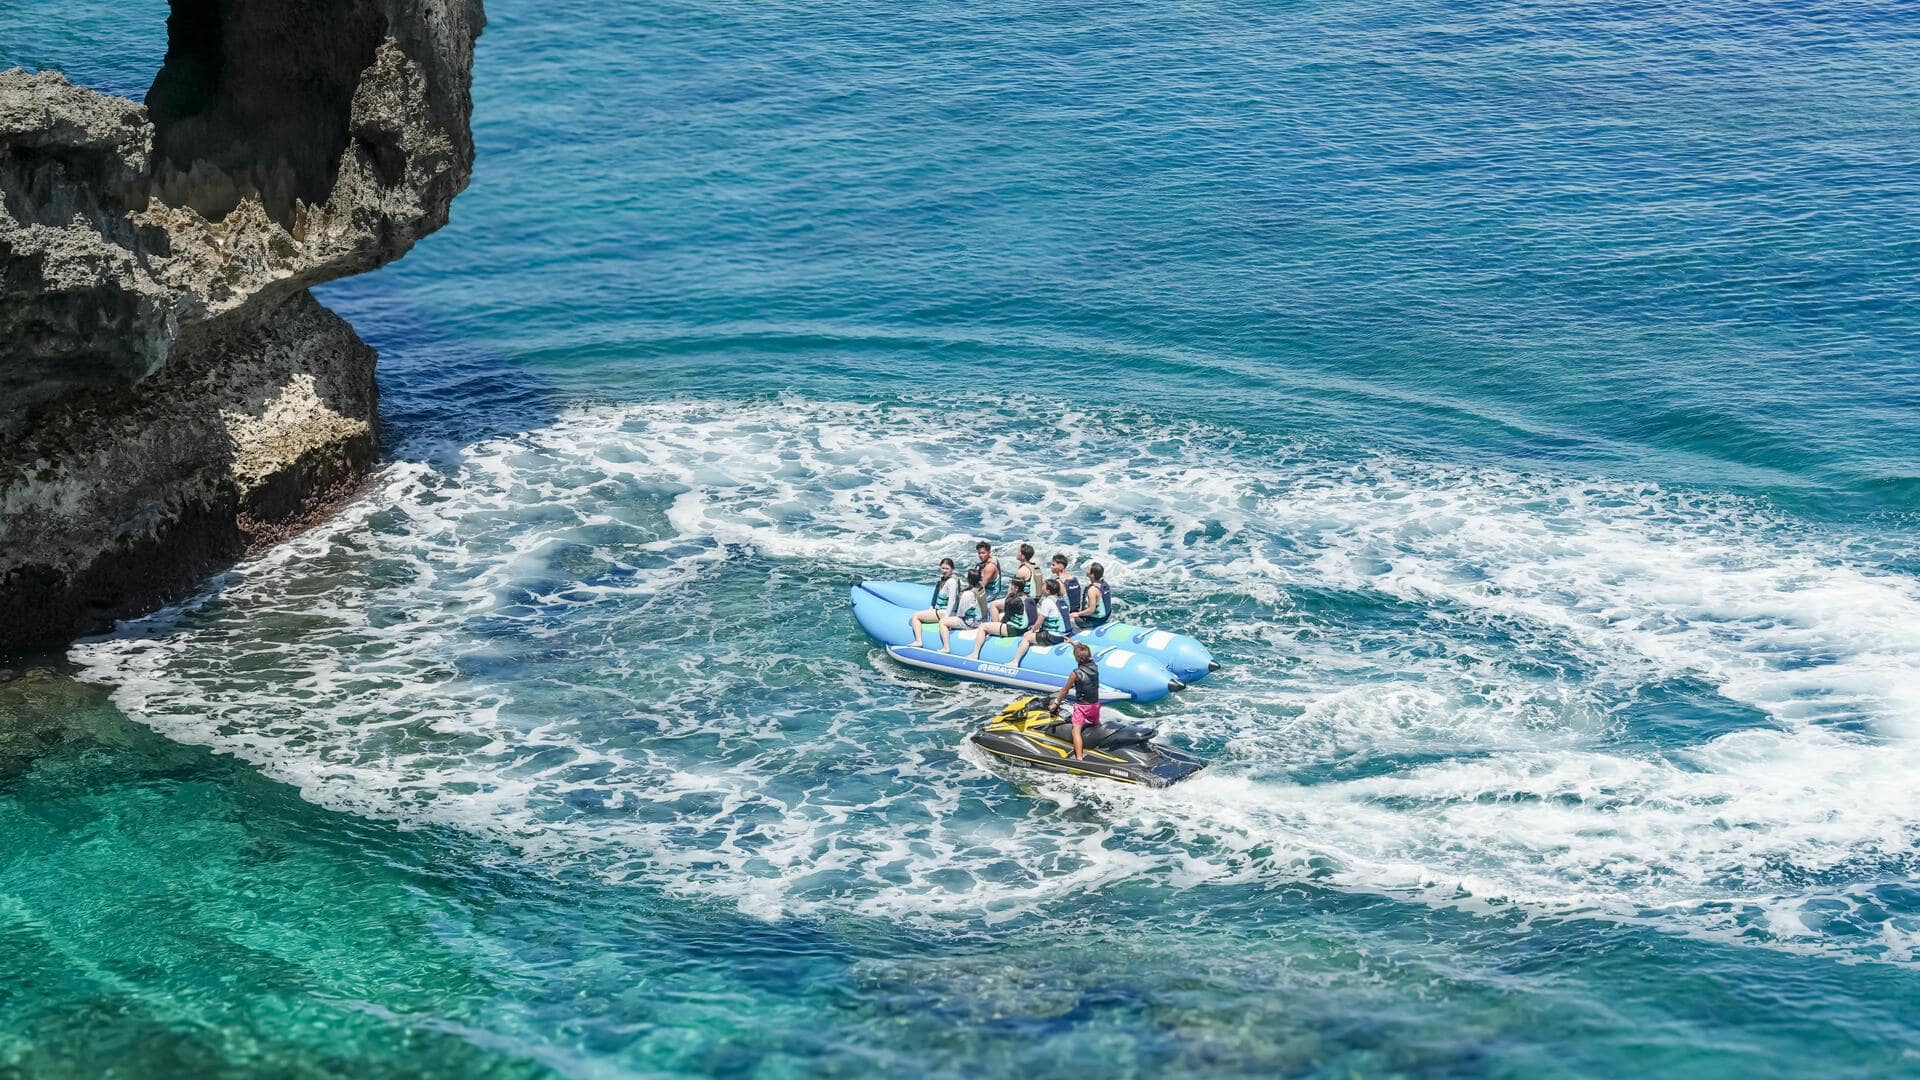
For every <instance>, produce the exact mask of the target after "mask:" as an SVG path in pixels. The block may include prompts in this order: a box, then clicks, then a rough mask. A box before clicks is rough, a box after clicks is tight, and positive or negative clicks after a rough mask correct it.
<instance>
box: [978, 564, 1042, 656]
mask: <svg viewBox="0 0 1920 1080" xmlns="http://www.w3.org/2000/svg"><path fill="white" fill-rule="evenodd" d="M1007 590H1008V591H1007V598H1006V599H1005V600H996V601H994V604H993V606H994V607H996V608H998V609H1000V612H1001V615H1000V619H999V621H997V622H990V623H982V624H981V625H980V637H979V638H978V639H976V640H975V641H974V643H973V655H971V656H969V657H967V659H969V660H978V659H980V650H981V649H984V648H986V647H987V638H989V637H1019V636H1020V635H1022V634H1024V633H1026V632H1027V630H1028V629H1029V628H1031V627H1032V626H1033V622H1034V619H1035V618H1036V617H1037V616H1038V615H1039V610H1038V608H1037V607H1036V605H1035V604H1034V602H1033V597H1031V596H1028V595H1027V583H1026V582H1024V581H1021V580H1019V579H1018V578H1015V579H1014V580H1013V582H1012V583H1010V584H1009V585H1008V586H1007Z"/></svg>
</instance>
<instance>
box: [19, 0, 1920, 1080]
mask: <svg viewBox="0 0 1920 1080" xmlns="http://www.w3.org/2000/svg"><path fill="white" fill-rule="evenodd" d="M489 18H490V24H489V28H488V30H487V32H486V35H485V36H484V37H483V38H482V39H481V42H480V52H479V59H478V63H477V69H476V72H475V103H476V135H477V137H478V142H479V147H480V151H479V162H478V166H477V168H476V172H475V176H474V182H473V186H472V189H471V190H470V191H469V192H467V194H465V195H464V196H462V197H461V199H460V200H459V202H458V203H457V204H456V205H455V208H454V220H453V223H452V224H451V225H450V226H449V227H448V228H447V229H446V230H445V231H443V232H442V233H440V234H437V235H435V236H433V237H432V238H430V239H429V240H427V241H426V242H425V243H423V244H422V245H421V247H420V248H419V249H418V250H417V251H415V252H414V253H413V254H412V255H410V256H409V257H408V258H407V259H406V260H405V261H404V262H403V263H402V264H400V265H397V266H395V267H393V268H390V269H388V270H384V271H381V272H379V273H376V274H373V275H369V276H367V277H364V278H359V279H355V280H352V281H347V282H342V283H338V284H336V285H333V286H330V287H329V288H327V289H326V290H324V296H323V298H324V299H325V300H326V301H327V302H328V303H329V304H331V305H332V306H334V307H335V308H336V309H338V310H339V311H341V312H342V313H343V314H345V315H346V316H347V317H348V318H349V319H351V320H352V321H353V323H354V324H355V325H356V327H358V328H359V329H360V331H361V333H362V334H363V335H364V336H365V337H367V339H368V340H369V341H371V342H372V343H374V344H375V345H377V346H378V347H379V348H380V350H381V353H382V361H381V363H382V367H381V370H382V386H383V392H384V401H383V409H384V413H385V423H386V445H387V457H388V459H389V464H388V465H387V467H386V468H385V470H384V471H383V472H382V473H381V474H380V476H379V478H378V481H377V483H376V484H375V485H374V486H373V487H372V489H371V490H370V491H369V492H368V493H367V494H366V496H365V497H364V498H363V499H361V500H360V502H359V503H357V504H356V505H355V506H354V507H353V508H352V509H351V510H350V511H349V512H347V513H346V514H344V515H343V516H342V517H341V518H340V519H338V520H337V521H335V522H333V523H332V524H329V525H327V526H325V527H323V528H322V529H320V530H318V531H316V532H314V533H311V534H309V535H307V536H305V537H302V538H300V539H299V540H297V541H295V542H293V543H291V544H289V545H287V546H286V547H284V548H281V549H278V550H276V551H274V552H272V553H270V554H269V555H267V556H265V557H263V558H261V559H258V560H256V561H254V562H252V563H249V564H247V565H245V566H242V567H240V568H238V569H237V570H236V571H234V572H233V573H231V574H229V575H226V576H225V577H223V578H222V579H221V580H219V581H217V582H214V583H212V584H211V585H210V586H209V588H208V589H207V590H206V591H205V592H204V593H203V594H202V595H200V596H199V597H197V598H196V599H195V600H194V601H192V602H190V603H189V604H187V605H185V606H183V607H182V608H180V609H177V610H174V611H170V612H164V613H161V614H159V615H156V616H154V617H152V618H149V619H146V620H142V621H139V622H136V623H132V624H129V625H127V626H125V627H124V628H123V630H122V631H121V632H120V633H119V634H117V635H114V636H112V637H109V638H107V639H104V640H99V641H93V642H87V643H82V644H80V645H78V646H76V647H75V648H74V649H73V650H72V651H71V652H70V653H69V654H67V655H65V656H62V657H57V658H41V659H32V660H15V661H8V662H6V663H5V664H4V665H3V666H0V671H4V673H5V674H4V681H0V1074H16V1073H17V1074H22V1075H61V1074H84V1075H92V1074H96V1073H99V1072H101V1071H103V1070H106V1069H115V1070H118V1071H119V1072H120V1073H122V1074H125V1075H141V1076H153V1075H166V1074H187V1075H209V1074H214V1073H220V1072H229V1073H234V1072H271V1073H276V1074H283V1075H318V1074H328V1075H336V1074H351V1075H378V1074H404V1075H423V1074H431V1075H448V1076H453V1075H459V1076H470V1075H521V1074H543V1073H551V1074H559V1075H568V1076H594V1077H598V1076H617V1075H627V1074H635V1073H638V1074H655V1073H676V1072H692V1073H723V1074H754V1075H769V1076H773V1075H786V1074H795V1073H803V1072H804V1073H813V1072H834V1073H857V1074H864V1073H874V1072H894V1073H921V1072H930V1073H936V1074H946V1075H953V1074H983V1073H984V1074H991V1075H1001V1074H1022V1073H1025V1074H1034V1073H1041V1074H1045V1073H1056V1072H1067V1071H1069V1070H1076V1071H1096V1070H1097V1071H1101V1072H1106V1073H1120V1074H1135V1073H1148V1072H1159V1071H1163V1070H1182V1071H1189V1070H1193V1071H1210V1072H1255V1073H1263V1074H1265V1073H1288V1074H1294V1073H1304V1074H1329V1075H1332V1074H1339V1075H1348V1074H1356V1073H1357V1074H1361V1075H1379V1074H1394V1073H1406V1074H1419V1075H1451V1074H1494V1075H1540V1074H1547V1075H1571V1074H1625V1073H1641V1072H1656V1073H1665V1074H1681V1073H1684V1074H1686V1075H1739V1076H1754V1075H1805V1074H1809V1073H1817V1074H1819V1075H1893V1074H1901V1073H1907V1074H1911V1073H1913V1072H1915V1071H1920V1019H1916V1017H1920V954H1917V952H1916V950H1920V848H1917V847H1916V841H1917V839H1920V785H1916V783H1915V780H1914V778H1915V777H1916V776H1920V528H1917V527H1916V526H1917V525H1920V520H1917V519H1916V516H1915V508H1916V499H1920V75H1916V72H1920V14H1916V11H1915V10H1914V9H1913V8H1911V7H1909V6H1903V5H1878V4H1866V3H1860V4H1846V3H1826V2H1818V3H1812V4H1807V3H1800V4H1734V3H1721V2H1707V3H1699V4H1692V5H1680V6H1674V5H1663V4H1645V3H1623V2H1619V0H1607V2H1582V3H1566V4H1533V5H1524V4H1523V5H1474V4H1463V3H1440V2H1432V0H1415V2H1413V3H1409V4H1405V5H1398V6H1394V5H1378V4H1356V3H1346V2H1322V3H1302V4H1290V5H1261V6H1235V5H1209V4H1187V5H1118V4H1098V5H1082V6H1079V7H1074V8H1062V9H1046V10H1036V9H1031V8H1026V7H1019V6H1012V5H1001V4H994V3H987V4H969V5H947V4H938V3H936V4H926V5H917V6H913V7H911V8H909V9H907V10H905V11H902V10H899V9H897V7H896V6H887V5H874V6H863V5H858V4H846V3H836V4H805V5H801V4H782V3H772V4H760V5H751V6H728V5H683V4H665V5H650V6H647V7H644V8H631V9H622V8H617V7H609V6H607V5H592V4H580V3H572V2H561V3H553V4H544V5H531V4H519V3H505V2H496V3H494V4H492V5H491V9H490V11H489ZM163 49H164V6H163V5H159V4H156V3H153V2H152V0H139V2H135V3H130V4H128V3H123V4H113V5H108V4H104V3H98V2H95V0H86V2H72V0H68V2H62V3H58V4H56V3H51V2H48V0H26V2H22V0H8V2H7V3H6V5H5V9H4V18H0V63H27V64H29V65H31V66H43V65H44V66H56V67H60V68H63V69H64V70H66V71H68V72H69V73H70V74H71V76H72V77H73V78H74V79H75V80H76V81H79V82H82V83H86V84H88V85H93V86H97V87H100V88H103V89H108V90H112V91H115V92H120V93H127V94H132V95H135V96H138V95H139V94H140V93H141V92H142V90H143V89H144V87H145V85H146V84H147V82H148V81H149V80H150V79H151V76H152V72H153V71H154V70H155V69H156V68H157V66H158V63H159V58H160V54H161V52H162V51H163ZM980 535H985V536H988V537H990V538H993V539H996V540H1000V541H1003V542H1005V543H1007V544H1014V543H1018V542H1019V541H1022V540H1029V539H1030V540H1032V541H1033V542H1035V543H1036V544H1037V545H1038V546H1039V547H1040V548H1041V550H1042V551H1043V552H1051V551H1054V550H1066V551H1071V552H1074V553H1075V554H1077V555H1081V556H1092V557H1099V558H1102V559H1104V560H1105V561H1107V562H1108V563H1109V564H1110V565H1113V566H1116V567H1118V568H1119V570H1118V571H1117V572H1116V577H1117V578H1118V579H1119V581H1120V583H1121V587H1122V588H1123V589H1124V590H1125V595H1126V596H1127V598H1128V599H1129V600H1130V601H1131V603H1132V604H1133V605H1134V606H1133V609H1132V614H1133V615H1135V616H1136V617H1138V618H1141V619H1143V620H1144V621H1148V622H1152V623H1157V624H1161V625H1166V626H1169V627H1175V628H1182V629H1190V630H1192V631H1194V632H1196V633H1199V634H1201V635H1202V636H1203V637H1205V638H1206V639H1208V640H1209V641H1210V642H1211V643H1213V644H1214V646H1215V648H1216V652H1217V653H1218V655H1219V656H1220V657H1221V658H1222V659H1223V660H1224V661H1225V662H1226V667H1225V669H1224V670H1223V671H1221V672H1220V673H1219V674H1218V675H1217V676H1215V677H1214V678H1213V679H1210V680H1209V681H1208V682H1206V683H1204V684H1202V685H1201V686H1198V687H1196V688H1194V689H1192V690H1190V691H1188V692H1185V693H1183V694H1180V695H1176V696H1175V698H1173V699H1171V700H1169V701H1167V702H1164V703H1161V704H1158V705H1155V706H1152V707H1139V708H1134V709H1131V710H1128V711H1130V712H1131V713H1133V714H1134V715H1136V716H1138V717H1140V718H1143V719H1147V720H1150V721H1151V722H1152V723H1154V724H1156V725H1158V726H1160V727H1161V728H1162V729H1163V730H1164V731H1165V732H1167V734H1168V737H1169V738H1170V739H1171V740H1173V741H1177V742H1178V743H1180V744H1181V745H1184V746H1187V747H1190V748H1192V749H1194V750H1197V751H1198V752H1200V753H1202V754H1204V755H1206V756H1208V757H1210V758H1212V759H1213V761H1214V765H1213V767H1212V768H1211V769H1210V770H1208V772H1206V773H1204V774H1202V776H1201V777H1200V778H1198V779H1196V780H1195V781H1193V782H1191V783H1189V784H1186V785H1183V786H1181V787H1179V788H1175V789H1172V790H1170V791H1167V792H1163V793H1145V794H1143V793H1136V792H1127V791H1120V790H1103V789H1099V788H1098V787H1097V786H1094V785H1091V784H1088V783H1076V782H1071V781H1055V780H1034V779H1032V778H1018V779H1011V780H1010V779H1009V778H1008V777H1006V776H1004V775H1002V774H999V773H996V772H995V771H993V770H992V769H991V768H990V767H988V765H987V764H986V762H984V761H983V760H982V759H981V758H980V757H979V755H978V754H976V753H975V752H973V751H972V750H970V749H969V748H968V747H967V745H966V743H965V741H964V734H965V732H966V731H967V730H968V727H969V725H970V724H971V723H973V722H974V720H975V719H976V718H977V717H979V716H980V715H982V714H983V713H985V712H987V711H989V710H990V709H992V708H993V707H994V706H995V705H996V704H997V703H998V702H999V701H1000V700H1001V699H1002V696H1001V695H999V694H997V693H995V692H993V691H991V690H989V689H986V688H982V687H976V686H960V685H954V684H951V683H947V682H943V681H940V680H938V679H935V678H932V677H923V676H921V675H917V674H913V673H909V672H907V671H904V670H902V669H900V668H898V667H896V666H894V665H892V664H890V663H888V662H886V661H884V660H883V659H882V658H880V657H878V656H877V655H876V654H875V653H874V651H873V650H872V649H870V648H869V646H868V643H867V642H866V640H865V639H864V638H863V637H862V636H861V634H860V633H859V632H858V630H857V629H856V628H855V627H854V626H853V624H852V621H851V619H850V618H849V616H848V614H847V612H846V611H845V609H844V599H843V598H844V595H845V593H844V590H845V587H846V585H847V583H848V582H849V581H851V580H854V579H856V578H858V577H862V576H868V575H873V574H878V573H881V572H886V573H888V574H889V575H895V574H898V573H917V572H921V571H922V570H923V569H924V568H925V567H927V566H928V565H930V564H931V563H932V562H933V561H934V560H935V559H937V558H938V557H939V556H941V555H954V556H956V557H959V556H963V555H964V554H965V552H966V549H967V548H968V547H969V546H970V544H971V541H972V540H973V539H974V538H975V537H976V536H980Z"/></svg>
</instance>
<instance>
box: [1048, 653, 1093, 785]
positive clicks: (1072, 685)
mask: <svg viewBox="0 0 1920 1080" xmlns="http://www.w3.org/2000/svg"><path fill="white" fill-rule="evenodd" d="M1073 659H1074V661H1075V664H1076V666H1075V667H1074V669H1073V673H1072V674H1070V675H1068V676H1067V685H1065V686H1063V687H1061V688H1060V689H1059V690H1056V691H1055V692H1054V695H1053V711H1054V712H1059V711H1060V706H1061V704H1062V703H1063V702H1065V701H1066V700H1067V695H1068V694H1072V695H1073V757H1074V760H1076V761H1084V760H1086V756H1087V748H1086V745H1085V743H1084V742H1083V741H1082V740H1081V737H1080V729H1081V728H1084V727H1098V726H1100V668H1099V666H1098V665H1096V664H1095V663H1094V662H1093V650H1092V649H1089V648H1087V644H1086V642H1084V641H1076V642H1074V643H1073Z"/></svg>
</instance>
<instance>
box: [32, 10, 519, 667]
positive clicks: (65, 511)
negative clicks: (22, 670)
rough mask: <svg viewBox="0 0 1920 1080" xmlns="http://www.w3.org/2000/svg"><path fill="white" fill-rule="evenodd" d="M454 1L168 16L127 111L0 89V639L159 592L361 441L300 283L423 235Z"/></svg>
mask: <svg viewBox="0 0 1920 1080" xmlns="http://www.w3.org/2000/svg"><path fill="white" fill-rule="evenodd" d="M481 23H482V13H481V9H480V4H479V3H478V0H251V2H243V0H175V3H174V4H173V12H172V16H171V18H169V20H168V51H167V58H166V62H165V65H164V66H163V67H162V69H161V71H160V73H159V75H158V76H157V77H156V78H155V80H154V84H153V88H152V89H151V90H150V91H149V92H148V95H147V100H146V103H145V105H144V106H143V105H141V104H136V103H135V102H132V101H128V100H125V99H121V98H115V97H111V96H108V95H105V94H100V93H96V92H94V91H91V90H86V89H83V88H79V87H75V86H72V85H70V84H69V83H68V82H67V81H66V79H65V78H63V77H62V76H60V75H58V74H57V73H51V72H42V73H39V74H29V73H27V72H24V71H19V70H14V71H8V72H0V613H5V614H6V616H7V617H6V618H4V619H0V647H7V646H19V645H30V644H47V643H54V642H58V641H60V640H63V639H65V638H68V637H70V636H72V635H73V634H75V633H80V632H86V631H89V630H94V629H100V628H104V627H105V626H107V625H109V624H110V623H111V620H112V619H113V618H114V617H116V616H120V615H126V614H130V613H132V612H135V611H139V610H141V609H144V608H147V607H150V606H152V605H154V604H156V603H159V602H163V601H165V600H167V599H170V598H173V597H175V596H178V595H179V594H180V593H181V592H183V591H184V590H185V589H186V588H187V587H189V586H190V585H191V584H192V583H193V582H194V581H195V580H197V579H198V578H200V577H202V576H204V575H205V574H206V573H207V572H209V571H210V570H213V569H216V568H218V567H219V566H221V565H223V564H225V563H227V562H230V561H232V560H233V559H234V558H235V557H237V556H238V555H239V554H241V553H243V552H244V551H245V550H247V549H248V548H249V547H253V546H257V545H259V544H262V543H265V542H267V541H269V540H272V539H277V538H279V537H281V536H284V535H286V534H287V533H288V532H289V531H290V530H293V529H297V528H299V527H301V526H302V525H304V524H305V523H308V522H310V521H312V520H314V519H315V518H316V517H318V516H320V515H322V514H324V512H325V511H326V510H327V509H328V508H329V507H330V505H332V503H333V502H335V501H337V500H338V499H339V498H340V497H341V496H342V495H343V493H345V492H346V491H348V490H350V488H351V486H352V482H353V480H354V478H355V477H357V476H359V475H360V474H362V473H363V472H364V471H365V470H366V468H367V467H368V466H369V465H370V464H371V463H372V461H373V458H374V454H375V450H376V445H375V429H374V426H373V420H374V401H375V386H374V355H373V351H372V350H371V349H369V348H368V347H367V346H366V345H364V344H363V343H361V342H360V340H359V339H358V338H357V337H356V336H355V335H354V334H353V331H352V329H351V328H350V327H348V326H347V325H346V324H345V323H344V322H343V321H341V320H340V319H339V318H338V317H336V316H334V315H333V314H332V313H331V312H328V311H327V310H326V309H325V308H323V307H321V306H320V305H319V304H318V303H317V302H316V301H315V300H314V299H313V298H312V296H311V295H310V294H309V293H308V292H307V289H308V288H309V287H311V286H313V285H315V284H318V283H320V282H323V281H327V280H330V279H333V278H337V277H341V276H344V275H347V274H353V273H359V272H361V271H364V270H369V269H372V268H373V267H376V266H380V265H382V264H384V263H387V262H390V261H392V260H394V259H396V258H399V257H400V256H401V255H403V254H405V253H406V251H407V250H408V249H409V248H411V247H412V246H413V244H414V242H415V241H416V240H418V239H419V238H420V237H421V236H423V235H425V234H427V233H429V232H431V231H433V230H434V229H437V228H439V227H440V226H441V225H443V224H445V223H446V220H447V214H448V209H449V206H450V205H451V203H452V201H453V197H454V196H455V195H456V194H457V193H458V192H459V191H460V190H461V189H463V188H464V187H465V186H466V182H467V178H468V175H469V172H470V170H471V167H472V161H473V146H472V139H471V135H470V133H469V127H468V121H469V117H470V114H471V104H470V97H469V80H470V72H471V67H472V58H473V40H474V37H475V35H477V34H478V33H479V30H480V26H481Z"/></svg>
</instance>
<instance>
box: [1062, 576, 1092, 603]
mask: <svg viewBox="0 0 1920 1080" xmlns="http://www.w3.org/2000/svg"><path fill="white" fill-rule="evenodd" d="M1060 584H1061V587H1062V588H1063V589H1065V590H1066V593H1067V610H1068V611H1079V610H1080V605H1081V602H1082V601H1084V600H1086V598H1087V587H1086V586H1085V585H1082V584H1080V579H1079V578H1077V577H1068V578H1067V580H1065V581H1063V582H1061V583H1060Z"/></svg>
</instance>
